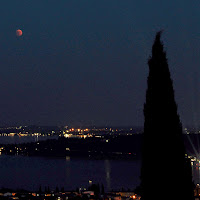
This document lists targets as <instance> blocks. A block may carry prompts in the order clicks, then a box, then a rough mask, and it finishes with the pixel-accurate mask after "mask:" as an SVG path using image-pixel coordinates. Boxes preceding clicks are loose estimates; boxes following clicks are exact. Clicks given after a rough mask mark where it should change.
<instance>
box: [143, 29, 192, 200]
mask: <svg viewBox="0 0 200 200" xmlns="http://www.w3.org/2000/svg"><path fill="white" fill-rule="evenodd" d="M161 33H162V32H161V31H160V32H158V33H157V34H156V37H155V41H154V44H153V47H152V56H151V57H150V58H149V60H148V65H149V76H148V80H147V84H148V88H147V91H146V102H145V104H144V118H145V121H144V134H143V147H142V168H141V191H142V200H150V199H154V200H157V199H159V200H161V199H162V200H165V199H168V200H175V199H176V200H177V199H180V200H192V199H194V197H193V183H192V173H191V165H190V162H189V160H188V159H187V158H186V157H185V147H184V142H183V138H182V125H181V122H180V119H179V115H178V113H177V105H176V102H175V99H174V90H173V82H172V80H171V77H170V72H169V68H168V62H167V58H166V53H165V51H164V49H163V44H162V42H161V41H160V37H161Z"/></svg>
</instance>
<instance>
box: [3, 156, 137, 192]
mask: <svg viewBox="0 0 200 200" xmlns="http://www.w3.org/2000/svg"><path fill="white" fill-rule="evenodd" d="M139 174H140V161H137V160H135V161H133V160H132V161H126V160H123V161H120V160H89V159H81V158H79V159H77V158H76V159H70V158H69V157H67V158H66V159H64V158H63V159H56V158H48V159H47V158H42V157H22V156H6V155H1V156H0V177H1V178H0V187H2V186H3V187H8V188H24V189H29V190H37V189H38V188H39V186H40V185H41V186H42V187H43V188H44V187H45V186H49V187H50V188H52V189H55V187H56V186H58V187H62V186H64V188H65V189H76V187H87V186H88V185H89V180H91V181H93V183H100V184H101V183H103V184H104V187H105V189H106V190H110V189H121V188H122V187H124V188H130V189H133V188H135V187H136V186H137V185H139V183H140V180H139Z"/></svg>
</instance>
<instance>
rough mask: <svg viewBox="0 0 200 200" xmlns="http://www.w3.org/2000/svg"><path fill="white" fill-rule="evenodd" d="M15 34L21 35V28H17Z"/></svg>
mask: <svg viewBox="0 0 200 200" xmlns="http://www.w3.org/2000/svg"><path fill="white" fill-rule="evenodd" d="M16 35H17V36H18V37H19V36H22V30H20V29H18V30H16Z"/></svg>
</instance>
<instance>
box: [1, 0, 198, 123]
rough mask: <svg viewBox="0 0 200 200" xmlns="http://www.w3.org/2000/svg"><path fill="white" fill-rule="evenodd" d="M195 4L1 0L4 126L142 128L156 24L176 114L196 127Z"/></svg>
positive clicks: (183, 1) (161, 0)
mask: <svg viewBox="0 0 200 200" xmlns="http://www.w3.org/2000/svg"><path fill="white" fill-rule="evenodd" d="M199 10H200V2H199V1H196V0H194V1H186V0H177V1H175V2H174V1H172V0H168V1H166V0H154V1H153V0H149V1H146V0H140V1H134V0H101V1H98V0H59V1H56V0H54V1H53V0H42V1H39V0H35V1H32V0H9V1H2V2H1V3H0V19H1V21H0V27H1V31H0V94H1V98H0V112H1V114H0V126H2V125H31V124H32V125H33V124H34V125H70V124H71V125H96V126H100V125H105V126H133V125H135V126H142V125H143V104H144V101H145V91H146V88H147V76H148V65H147V60H148V58H149V56H150V55H151V47H152V44H153V41H154V37H155V34H156V32H157V31H159V30H161V29H162V30H164V34H163V35H162V40H163V42H164V46H165V49H166V51H167V57H168V61H169V67H170V71H171V75H172V78H173V81H174V89H175V97H176V101H177V104H178V110H179V114H180V117H181V120H182V122H183V125H184V126H185V125H192V126H197V125H199V124H200V94H199V92H200V80H199V78H200V25H199V24H200V23H199V19H200V12H199ZM17 29H21V30H22V31H23V35H22V36H21V37H17V36H16V33H15V32H16V30H17Z"/></svg>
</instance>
